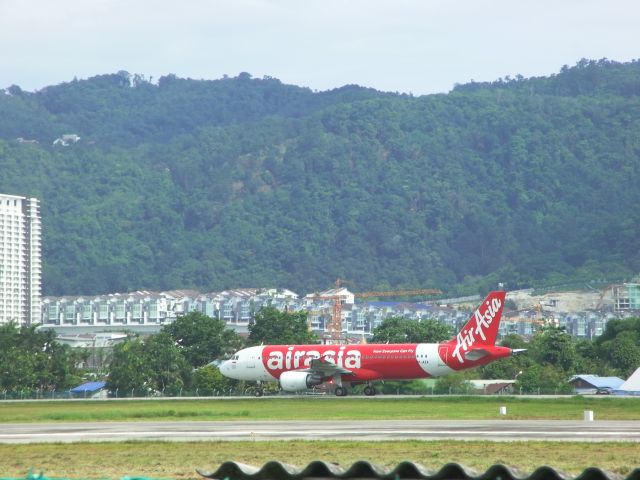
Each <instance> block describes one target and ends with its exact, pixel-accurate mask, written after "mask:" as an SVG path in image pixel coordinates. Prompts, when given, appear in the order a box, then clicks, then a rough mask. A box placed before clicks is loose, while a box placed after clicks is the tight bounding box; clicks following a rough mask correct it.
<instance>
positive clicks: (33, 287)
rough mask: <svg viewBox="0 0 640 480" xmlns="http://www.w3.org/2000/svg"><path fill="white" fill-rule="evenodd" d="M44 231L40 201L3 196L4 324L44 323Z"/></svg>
mask: <svg viewBox="0 0 640 480" xmlns="http://www.w3.org/2000/svg"><path fill="white" fill-rule="evenodd" d="M41 229H42V228H41V224H40V204H39V201H38V199H37V198H26V197H17V196H14V195H3V194H0V324H5V323H9V322H14V323H16V324H18V325H31V324H32V323H40V321H41V311H40V309H41V303H40V302H41V290H42V238H41V235H42V232H41Z"/></svg>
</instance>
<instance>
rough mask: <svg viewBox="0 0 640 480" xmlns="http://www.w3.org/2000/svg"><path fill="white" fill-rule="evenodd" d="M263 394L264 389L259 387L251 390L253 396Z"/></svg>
mask: <svg viewBox="0 0 640 480" xmlns="http://www.w3.org/2000/svg"><path fill="white" fill-rule="evenodd" d="M262 395H264V391H263V390H262V389H261V388H256V390H255V392H253V396H254V397H261V396H262Z"/></svg>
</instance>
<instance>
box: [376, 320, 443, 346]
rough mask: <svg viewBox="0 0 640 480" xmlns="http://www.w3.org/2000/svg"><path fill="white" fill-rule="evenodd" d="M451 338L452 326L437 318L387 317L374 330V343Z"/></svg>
mask: <svg viewBox="0 0 640 480" xmlns="http://www.w3.org/2000/svg"><path fill="white" fill-rule="evenodd" d="M450 338H451V328H450V327H449V326H448V325H445V324H444V323H440V322H438V321H436V320H420V321H418V320H412V319H409V318H404V317H389V318H385V319H384V320H383V321H382V323H381V324H380V326H378V327H376V328H375V329H374V330H373V337H372V338H371V342H372V343H437V342H442V341H444V340H448V339H450Z"/></svg>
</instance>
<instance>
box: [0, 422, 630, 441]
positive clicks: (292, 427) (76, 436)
mask: <svg viewBox="0 0 640 480" xmlns="http://www.w3.org/2000/svg"><path fill="white" fill-rule="evenodd" d="M126 440H162V441H223V440H227V441H232V440H235V441H260V440H360V441H372V440H490V441H518V440H521V441H527V440H547V441H588V442H612V441H628V442H640V421H592V422H588V421H554V420H477V421H475V420H463V421H449V420H422V421H421V420H362V421H354V420H327V421H255V422H250V421H238V422H95V423H84V422H83V423H46V424H43V423H22V424H1V425H0V443H42V442H116V441H126Z"/></svg>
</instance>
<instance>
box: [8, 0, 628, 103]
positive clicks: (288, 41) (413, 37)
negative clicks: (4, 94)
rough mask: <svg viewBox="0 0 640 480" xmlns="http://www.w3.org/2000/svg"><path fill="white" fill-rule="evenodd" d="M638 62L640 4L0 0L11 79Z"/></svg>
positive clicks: (376, 76) (369, 79)
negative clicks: (604, 60)
mask: <svg viewBox="0 0 640 480" xmlns="http://www.w3.org/2000/svg"><path fill="white" fill-rule="evenodd" d="M604 57H606V58H608V59H611V60H616V61H620V62H626V61H630V60H632V59H635V58H640V1H638V0H606V1H595V0H493V1H492V0H388V1H378V0H339V1H338V0H322V1H315V2H314V1H305V0H172V1H168V0H154V1H148V2H147V1H144V2H143V1H139V0H0V88H6V87H8V86H10V85H12V84H16V85H19V86H21V87H22V88H23V89H25V90H30V91H33V90H38V89H40V88H42V87H45V86H47V85H53V84H58V83H61V82H65V81H70V80H72V79H73V78H74V77H77V78H79V79H81V78H88V77H91V76H93V75H98V74H104V73H114V72H117V71H119V70H126V71H128V72H130V73H139V74H143V75H145V76H146V77H150V76H151V77H153V79H154V80H157V78H158V77H160V76H162V75H166V74H169V73H174V74H176V75H178V76H179V77H190V78H195V79H201V78H203V79H216V78H220V77H222V76H223V75H225V74H227V75H229V76H236V75H237V74H238V73H239V72H243V71H245V72H249V73H251V74H252V75H253V76H254V77H262V76H264V75H269V76H272V77H276V78H279V79H280V80H282V81H283V82H284V83H289V84H295V85H300V86H306V87H310V88H312V89H314V90H327V89H331V88H336V87H339V86H342V85H345V84H359V85H362V86H367V87H373V88H376V89H378V90H385V91H399V92H407V93H409V92H411V93H413V94H416V95H419V94H426V93H436V92H447V91H449V90H451V88H452V87H453V86H454V84H456V83H465V82H468V81H470V80H472V79H473V80H475V81H490V80H496V79H498V78H500V77H505V76H507V75H510V76H515V75H517V74H521V75H524V76H525V77H530V76H543V75H544V76H546V75H550V74H553V73H557V72H558V71H559V70H560V68H561V67H562V66H563V65H574V64H575V63H576V62H577V61H578V60H580V59H581V58H589V59H600V58H604Z"/></svg>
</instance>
